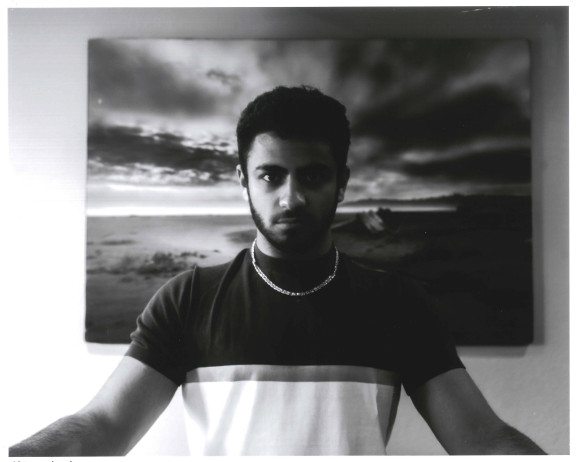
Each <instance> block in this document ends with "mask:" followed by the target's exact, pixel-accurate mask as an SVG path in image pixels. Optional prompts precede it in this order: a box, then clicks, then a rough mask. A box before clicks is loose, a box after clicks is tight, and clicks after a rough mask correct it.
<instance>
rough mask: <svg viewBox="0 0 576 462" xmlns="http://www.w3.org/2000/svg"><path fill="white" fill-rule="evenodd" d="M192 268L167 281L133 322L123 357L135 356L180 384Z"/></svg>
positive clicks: (183, 372)
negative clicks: (133, 329) (134, 325)
mask: <svg viewBox="0 0 576 462" xmlns="http://www.w3.org/2000/svg"><path fill="white" fill-rule="evenodd" d="M194 274H195V269H192V270H189V271H186V272H184V273H181V274H179V275H177V276H175V277H174V278H172V279H170V280H169V281H168V282H166V283H165V284H164V285H163V286H162V287H161V288H160V289H158V291H157V292H156V293H155V294H154V296H153V297H152V298H151V299H150V301H149V302H148V304H147V305H146V308H145V309H144V311H143V312H142V314H141V315H140V316H139V317H138V319H137V321H136V330H135V331H134V332H132V334H131V335H130V338H131V343H130V346H129V347H128V350H127V352H126V356H130V357H132V358H135V359H138V360H139V361H142V362H143V363H144V364H146V365H148V366H150V367H152V368H153V369H155V370H157V371H158V372H160V373H161V374H163V375H164V376H166V377H168V378H169V379H170V380H172V381H173V382H174V383H176V384H178V385H180V384H181V383H182V382H183V380H184V377H185V368H184V350H183V343H184V341H183V340H184V339H183V330H184V325H185V315H186V307H187V306H188V305H189V303H186V301H189V300H190V299H191V292H192V283H193V279H194Z"/></svg>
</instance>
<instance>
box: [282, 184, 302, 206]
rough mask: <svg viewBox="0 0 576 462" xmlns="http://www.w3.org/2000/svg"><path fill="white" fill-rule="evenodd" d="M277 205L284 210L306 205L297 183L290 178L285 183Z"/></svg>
mask: <svg viewBox="0 0 576 462" xmlns="http://www.w3.org/2000/svg"><path fill="white" fill-rule="evenodd" d="M279 203H280V207H282V208H283V209H286V210H294V209H297V208H299V207H302V206H304V205H306V195H305V194H304V191H303V190H302V187H301V186H300V184H299V183H298V181H296V180H295V179H291V178H290V179H288V180H287V181H286V183H285V184H284V188H283V189H282V192H281V196H280V201H279Z"/></svg>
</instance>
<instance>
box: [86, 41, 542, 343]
mask: <svg viewBox="0 0 576 462" xmlns="http://www.w3.org/2000/svg"><path fill="white" fill-rule="evenodd" d="M88 59H89V66H88V123H89V126H88V165H87V192H86V194H87V195H86V204H87V205H86V207H87V210H86V214H87V231H86V233H87V236H86V242H87V246H86V315H85V340H86V341H87V342H90V343H128V342H129V341H130V333H131V332H132V331H133V330H134V329H135V326H136V318H137V317H138V315H139V314H140V313H141V312H142V310H143V309H144V308H145V306H146V304H147V303H148V301H149V299H150V298H151V296H152V295H153V294H154V293H155V292H156V291H157V290H158V289H159V288H160V287H161V286H162V284H164V283H165V282H166V281H167V280H168V279H169V278H171V277H172V276H174V275H176V274H178V273H180V272H182V271H186V270H188V269H190V268H193V267H194V266H195V265H199V266H210V265H217V264H220V263H224V262H227V261H229V260H231V259H232V258H233V257H234V256H235V255H236V254H237V253H238V252H239V251H241V250H242V249H244V248H247V247H249V246H250V245H251V243H252V241H253V240H254V238H255V235H256V232H255V227H254V225H253V222H252V219H251V217H250V214H249V208H248V204H247V203H246V202H245V201H244V200H243V198H242V195H241V188H240V186H239V184H238V181H237V177H236V172H235V167H236V164H237V150H236V141H235V125H236V121H237V119H238V117H239V115H240V112H241V110H242V108H243V107H245V106H246V104H247V103H248V102H249V101H251V100H252V99H253V98H254V97H256V96H257V95H258V94H260V93H262V92H264V91H266V90H269V89H272V88H274V87H275V86H278V85H286V86H297V85H303V84H304V85H310V86H313V87H316V88H318V89H320V90H321V91H323V92H325V93H326V94H328V95H330V96H333V97H335V98H336V99H338V100H340V101H341V102H342V103H343V104H344V105H345V106H346V107H347V114H348V118H349V120H350V124H351V132H352V144H351V147H350V152H349V160H348V164H349V166H350V169H351V179H350V182H349V185H348V189H347V191H346V197H345V200H344V201H343V202H342V203H341V204H340V205H339V207H338V210H337V214H336V218H335V221H334V224H333V226H332V233H333V236H334V242H335V245H336V246H337V247H338V249H339V250H340V251H342V252H344V253H346V254H348V255H350V256H351V257H352V258H353V259H355V260H356V261H357V262H358V263H359V264H361V265H364V266H367V267H370V268H373V269H376V270H379V271H395V272H399V273H402V274H404V275H406V276H408V277H410V278H413V279H415V280H416V281H417V282H418V283H420V284H421V285H422V286H423V287H424V288H425V289H426V290H427V291H428V292H429V293H430V294H431V295H433V296H434V297H435V298H436V300H437V302H438V310H439V313H440V314H441V316H442V318H443V320H444V321H445V323H446V325H447V326H448V327H449V329H450V330H451V332H452V334H453V336H454V339H455V341H456V343H457V344H459V345H526V344H529V343H530V342H531V341H532V340H533V284H532V200H531V167H530V166H531V155H530V152H531V146H530V140H531V132H530V79H529V76H530V47H529V43H528V42H527V41H525V40H423V39H422V40H418V39H411V40H408V39H402V40H400V39H394V40H174V39H171V40H163V39H107V38H102V39H93V40H90V41H89V46H88ZM382 303H383V309H385V303H386V300H383V301H382ZM350 309H351V310H353V309H354V307H350Z"/></svg>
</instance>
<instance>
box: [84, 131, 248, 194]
mask: <svg viewBox="0 0 576 462" xmlns="http://www.w3.org/2000/svg"><path fill="white" fill-rule="evenodd" d="M88 157H89V164H88V165H89V171H88V173H89V177H90V178H92V179H94V180H96V179H98V180H104V179H108V180H109V181H114V182H127V183H134V182H141V183H142V184H186V183H187V182H188V183H189V184H207V183H217V182H219V181H227V180H231V179H233V178H234V175H235V173H234V172H235V166H236V163H237V159H236V156H235V155H233V154H231V153H230V151H229V146H228V144H227V143H225V142H216V143H213V142H207V143H204V145H203V146H198V145H197V143H196V145H195V143H194V142H193V141H192V140H190V139H187V138H185V137H183V136H181V135H178V134H174V133H162V132H157V133H147V132H144V131H143V130H142V129H140V128H138V127H118V126H102V125H93V126H91V127H90V129H89V135H88Z"/></svg>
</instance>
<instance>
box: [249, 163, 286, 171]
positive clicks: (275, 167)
mask: <svg viewBox="0 0 576 462" xmlns="http://www.w3.org/2000/svg"><path fill="white" fill-rule="evenodd" d="M254 170H286V169H285V168H284V167H281V166H280V165H276V164H261V165H258V166H256V167H255V168H254Z"/></svg>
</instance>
